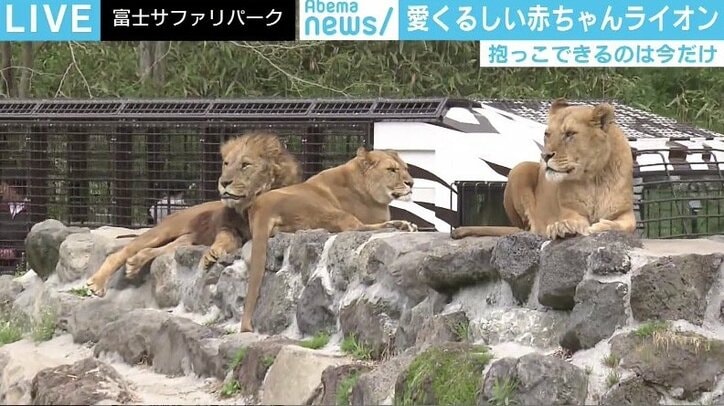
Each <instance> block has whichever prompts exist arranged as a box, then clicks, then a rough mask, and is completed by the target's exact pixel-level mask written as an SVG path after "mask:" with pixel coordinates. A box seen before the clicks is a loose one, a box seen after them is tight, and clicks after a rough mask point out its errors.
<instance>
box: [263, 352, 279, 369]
mask: <svg viewBox="0 0 724 406" xmlns="http://www.w3.org/2000/svg"><path fill="white" fill-rule="evenodd" d="M275 359H276V357H274V356H272V355H267V356H266V357H264V358H262V359H261V364H262V365H263V366H264V368H265V369H269V367H270V366H272V364H273V363H274V360H275Z"/></svg>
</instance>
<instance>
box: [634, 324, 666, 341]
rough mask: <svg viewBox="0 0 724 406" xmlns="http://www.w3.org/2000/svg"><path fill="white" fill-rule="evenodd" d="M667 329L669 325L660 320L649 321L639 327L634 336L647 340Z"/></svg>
mask: <svg viewBox="0 0 724 406" xmlns="http://www.w3.org/2000/svg"><path fill="white" fill-rule="evenodd" d="M668 329H669V323H668V322H666V321H661V320H649V321H647V322H646V323H644V324H642V325H640V326H639V327H638V328H637V329H636V331H634V334H635V335H636V336H637V337H640V338H648V337H651V336H653V335H654V333H656V332H662V331H665V330H668Z"/></svg>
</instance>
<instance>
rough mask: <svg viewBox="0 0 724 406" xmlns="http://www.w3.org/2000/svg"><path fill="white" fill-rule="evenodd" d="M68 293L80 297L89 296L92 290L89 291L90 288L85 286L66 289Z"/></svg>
mask: <svg viewBox="0 0 724 406" xmlns="http://www.w3.org/2000/svg"><path fill="white" fill-rule="evenodd" d="M68 293H70V294H72V295H76V296H80V297H90V296H92V295H93V292H91V290H90V289H89V288H88V287H87V286H82V287H79V288H73V289H70V290H68Z"/></svg>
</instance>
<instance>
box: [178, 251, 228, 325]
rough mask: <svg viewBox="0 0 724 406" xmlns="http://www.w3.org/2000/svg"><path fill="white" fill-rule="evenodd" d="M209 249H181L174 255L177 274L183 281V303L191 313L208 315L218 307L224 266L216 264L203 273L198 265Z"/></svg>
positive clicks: (181, 288) (181, 293)
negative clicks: (220, 281) (218, 293)
mask: <svg viewBox="0 0 724 406" xmlns="http://www.w3.org/2000/svg"><path fill="white" fill-rule="evenodd" d="M207 249H208V247H204V246H200V245H194V246H190V247H180V248H178V249H177V250H176V252H175V254H174V260H175V262H176V274H177V276H178V278H179V280H180V281H181V286H180V292H179V293H180V296H181V303H182V304H183V306H184V308H185V309H186V310H187V311H190V312H196V313H206V312H207V311H209V310H210V309H211V308H212V307H214V306H216V304H215V297H216V284H217V283H218V282H219V277H220V275H221V271H222V270H223V269H224V266H222V265H220V264H216V265H214V266H212V267H211V268H210V269H208V270H207V271H202V270H201V269H200V268H199V267H198V265H199V262H200V261H201V258H202V257H203V255H204V253H205V252H206V250H207Z"/></svg>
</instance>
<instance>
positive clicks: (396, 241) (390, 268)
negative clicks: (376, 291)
mask: <svg viewBox="0 0 724 406" xmlns="http://www.w3.org/2000/svg"><path fill="white" fill-rule="evenodd" d="M446 241H450V236H449V234H446V233H402V234H400V233H397V232H390V233H387V234H380V235H377V236H375V238H372V239H370V240H369V241H368V242H367V244H365V245H364V246H363V247H362V248H361V249H360V250H359V257H358V258H357V264H356V267H357V276H358V277H359V278H360V280H361V282H362V283H363V284H365V285H368V286H369V285H372V284H374V283H378V284H379V285H381V286H384V287H385V288H386V289H388V290H391V291H396V292H399V294H400V295H401V296H402V297H404V301H405V302H409V306H414V305H416V304H417V303H420V302H421V301H422V300H423V299H424V298H425V297H427V295H428V290H429V288H428V286H427V285H426V284H425V283H423V282H422V281H421V279H420V277H419V272H420V269H421V266H422V262H423V261H424V259H425V257H426V255H427V253H428V252H430V250H432V249H433V248H434V247H436V246H439V245H440V244H444V243H445V242H446Z"/></svg>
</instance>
